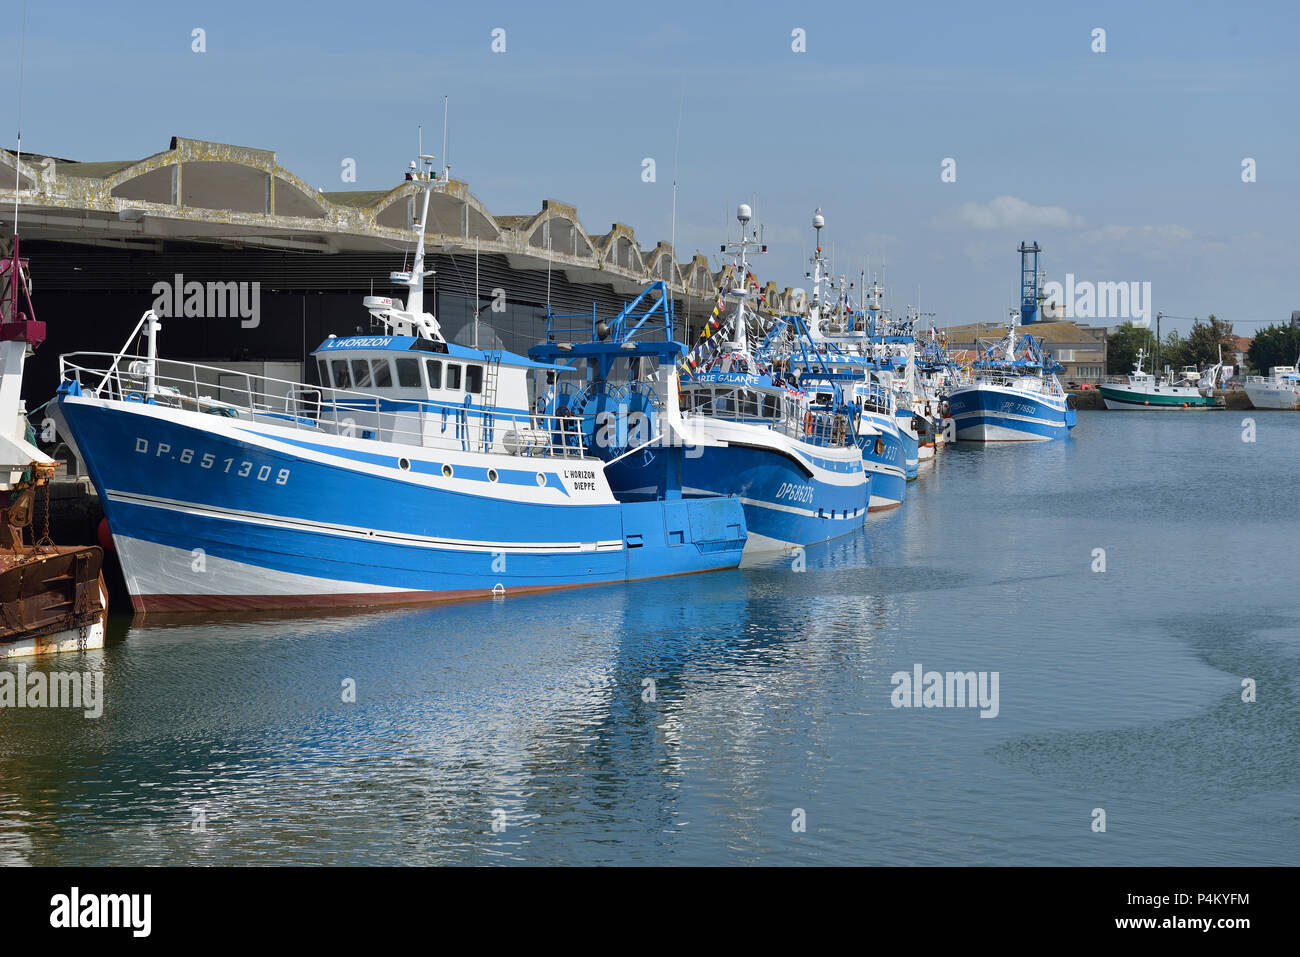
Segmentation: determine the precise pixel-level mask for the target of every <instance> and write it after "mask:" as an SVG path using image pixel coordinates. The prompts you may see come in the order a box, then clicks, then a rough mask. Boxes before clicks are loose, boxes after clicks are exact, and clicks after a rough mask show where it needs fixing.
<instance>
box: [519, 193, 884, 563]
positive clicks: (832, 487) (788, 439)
mask: <svg viewBox="0 0 1300 957" xmlns="http://www.w3.org/2000/svg"><path fill="white" fill-rule="evenodd" d="M737 218H738V219H739V220H740V224H741V238H740V241H739V242H737V243H731V244H725V245H724V246H723V247H722V248H723V249H724V251H725V250H728V249H730V250H732V251H734V252H735V253H737V256H738V258H737V260H736V261H735V262H733V263H732V265H731V267H730V268H729V269H728V270H727V271H726V272H725V274H724V279H723V288H722V290H721V293H720V296H719V310H718V311H717V313H716V315H717V317H718V319H717V324H716V327H715V326H711V328H713V329H714V331H713V332H712V335H711V340H712V343H713V348H711V350H710V354H709V355H708V356H707V358H705V359H704V360H703V361H702V362H697V361H695V356H694V355H692V356H691V358H690V360H689V361H687V362H684V363H681V364H680V365H681V368H682V373H681V378H680V382H679V386H678V387H679V388H680V398H679V397H678V396H677V395H676V394H673V393H675V392H676V391H677V390H676V388H674V389H669V390H668V394H667V395H664V394H663V392H662V390H661V392H660V395H661V398H662V399H664V400H665V401H666V404H667V407H669V408H674V407H676V404H677V403H678V402H680V409H681V417H682V422H683V423H684V428H685V429H686V430H688V432H689V435H690V439H689V441H690V443H691V447H690V448H688V449H687V450H686V453H685V455H684V456H683V457H682V460H681V480H682V489H683V492H684V493H686V494H690V495H725V494H735V495H737V496H739V499H740V501H741V502H742V503H743V504H744V508H745V519H746V525H747V528H748V532H749V538H748V544H747V546H746V549H747V551H749V552H754V551H763V550H774V549H781V548H785V547H789V546H804V545H812V544H816V543H819V542H824V541H827V540H829V539H832V538H836V537H838V536H840V535H845V534H848V533H850V532H853V531H856V530H857V529H859V528H861V527H862V524H863V521H864V518H865V516H866V512H867V508H868V504H869V496H870V476H869V474H868V473H867V471H866V470H865V468H864V467H863V461H862V456H861V455H860V454H859V452H858V449H857V444H856V443H857V435H856V433H855V430H854V425H853V421H852V418H851V413H852V409H851V407H850V406H849V405H848V404H847V403H846V402H845V401H844V400H843V396H842V392H841V391H840V390H839V388H838V386H835V387H834V388H826V389H819V390H818V391H817V392H812V391H810V390H808V389H806V388H804V387H802V386H801V385H800V384H799V383H798V382H797V380H796V379H795V377H794V375H792V374H789V373H783V372H782V371H781V370H778V369H776V368H774V367H773V366H772V365H770V364H768V363H765V362H763V361H761V360H759V359H758V358H757V357H756V355H755V354H754V351H753V350H752V349H751V347H750V341H751V334H752V336H753V337H754V338H757V337H758V336H759V335H761V334H763V333H764V332H765V331H766V330H767V328H768V326H769V325H771V324H772V322H773V321H774V319H773V318H772V317H764V316H762V315H761V314H760V312H759V309H758V305H759V298H760V293H758V291H757V289H758V283H757V281H756V280H755V279H754V277H753V275H752V274H751V273H750V272H749V266H748V252H749V249H750V248H751V247H754V246H760V245H761V244H760V243H759V242H758V240H757V239H755V238H754V237H753V236H752V235H751V233H750V232H749V228H748V223H749V221H750V218H751V214H750V210H749V207H748V206H745V205H742V206H741V207H740V209H739V213H738V217H737ZM630 321H631V320H630V319H629V317H628V316H627V314H626V310H625V314H624V315H622V316H620V317H618V318H616V319H615V320H614V322H613V323H612V328H614V329H617V328H619V327H622V326H626V325H627V324H628V323H629V322H630ZM713 321H714V320H711V323H712V322H713ZM751 327H752V328H751ZM548 338H549V337H548ZM612 338H613V339H615V340H616V339H617V338H618V337H617V335H613V336H612ZM625 347H630V348H632V349H633V350H634V349H635V343H631V342H629V343H625V344H623V345H617V348H618V349H620V350H622V349H623V348H625ZM571 348H572V350H575V351H576V350H577V346H572V347H571ZM557 349H558V347H557V346H555V345H553V344H552V345H548V346H546V347H535V348H534V349H532V350H530V355H531V356H533V357H534V358H538V359H546V360H550V359H552V358H553V359H555V360H557V361H559V360H561V356H560V355H559V354H558V352H557ZM587 378H588V380H589V381H593V382H599V381H602V380H605V381H608V370H603V369H600V368H596V369H595V370H594V371H592V372H591V373H589V375H588V376H587ZM634 381H635V377H634V376H631V375H630V376H629V383H633V382H634ZM602 388H605V387H602ZM628 388H630V389H634V388H635V387H634V386H632V385H629V387H628ZM630 401H635V400H630ZM569 407H570V408H572V406H569ZM584 408H585V405H584ZM593 424H594V423H593ZM650 431H651V433H652V434H653V433H654V432H655V430H654V429H653V428H651V429H650ZM615 451H616V452H617V456H616V458H617V461H616V462H614V463H613V466H614V467H613V468H611V473H610V474H611V475H612V476H616V477H617V478H616V480H617V481H618V482H619V483H620V485H621V486H622V487H625V488H627V489H629V490H630V491H631V490H635V489H638V488H642V487H644V486H645V485H646V483H647V480H648V479H649V478H650V477H651V476H653V475H655V474H657V470H658V469H659V468H661V465H660V463H659V462H658V461H657V458H656V455H657V453H656V450H655V449H654V448H652V447H646V448H642V449H638V448H636V447H633V448H632V449H631V450H630V451H623V445H622V443H621V442H620V443H619V444H618V445H617V447H616V450H615Z"/></svg>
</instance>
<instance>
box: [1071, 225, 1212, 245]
mask: <svg viewBox="0 0 1300 957" xmlns="http://www.w3.org/2000/svg"><path fill="white" fill-rule="evenodd" d="M1195 236H1196V234H1195V233H1194V232H1192V231H1191V230H1190V229H1188V228H1187V227H1186V226H1172V225H1171V226H1103V227H1102V228H1101V229H1090V230H1088V231H1087V232H1085V233H1084V234H1083V238H1084V240H1085V241H1087V242H1090V243H1115V242H1120V241H1123V240H1131V239H1135V240H1139V241H1141V242H1151V243H1181V242H1185V241H1186V240H1189V239H1192V238H1194V237H1195Z"/></svg>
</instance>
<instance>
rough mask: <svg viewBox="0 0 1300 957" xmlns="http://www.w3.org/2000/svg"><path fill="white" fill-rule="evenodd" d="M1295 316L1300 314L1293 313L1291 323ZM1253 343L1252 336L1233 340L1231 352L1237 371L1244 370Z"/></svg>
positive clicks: (1237, 337) (1253, 338) (1238, 337)
mask: <svg viewBox="0 0 1300 957" xmlns="http://www.w3.org/2000/svg"><path fill="white" fill-rule="evenodd" d="M1295 315H1300V313H1294V314H1293V315H1292V319H1291V322H1292V323H1294V322H1295V318H1294V316H1295ZM1254 341H1255V337H1254V336H1236V337H1235V338H1234V340H1233V342H1234V345H1233V352H1234V353H1235V354H1236V357H1237V362H1236V366H1237V368H1238V369H1244V368H1246V353H1248V352H1250V345H1251V343H1253V342H1254Z"/></svg>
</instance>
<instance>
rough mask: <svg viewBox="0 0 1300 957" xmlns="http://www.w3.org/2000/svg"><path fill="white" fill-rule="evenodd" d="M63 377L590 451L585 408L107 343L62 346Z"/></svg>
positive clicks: (375, 427) (107, 389)
mask: <svg viewBox="0 0 1300 957" xmlns="http://www.w3.org/2000/svg"><path fill="white" fill-rule="evenodd" d="M59 377H60V379H62V380H74V381H76V382H77V383H78V384H79V385H80V386H81V389H82V391H83V393H85V394H90V395H94V396H97V397H99V398H104V399H113V400H117V401H125V402H145V401H149V402H152V403H154V404H156V405H160V406H165V407H168V408H175V409H184V410H188V411H192V412H203V413H209V414H212V415H221V416H226V417H228V418H233V419H239V420H241V421H245V422H257V423H259V424H263V425H275V426H279V427H282V428H290V429H294V430H295V431H302V432H308V433H324V434H328V435H338V436H343V437H347V438H360V439H371V440H376V441H384V442H392V443H396V444H399V445H410V446H416V447H422V448H435V449H448V450H455V449H459V450H460V451H467V452H487V453H494V454H503V455H511V456H529V457H559V458H584V457H586V450H585V448H584V443H583V439H582V429H581V425H582V420H581V419H580V418H577V417H574V416H566V417H559V416H539V415H520V414H513V413H501V412H497V411H496V410H495V409H493V408H485V407H483V406H482V405H474V404H472V400H473V396H472V395H467V396H466V401H465V402H463V403H452V402H438V401H433V400H429V399H422V398H415V397H409V396H406V395H397V394H394V395H392V396H381V395H377V394H375V393H370V392H360V391H354V390H350V389H335V388H332V387H330V386H323V385H311V384H309V383H305V382H292V381H289V380H287V379H276V378H272V377H270V376H261V375H255V374H253V373H251V372H238V371H234V370H231V369H223V368H220V367H219V366H206V365H199V364H197V363H193V362H179V361H176V360H172V359H158V360H156V362H155V364H154V368H153V374H152V376H151V375H150V369H149V360H148V359H147V358H146V357H144V356H132V355H117V354H114V353H107V352H76V353H72V354H70V355H65V356H60V357H59ZM151 380H152V390H150V382H151ZM259 385H260V388H258V386H259Z"/></svg>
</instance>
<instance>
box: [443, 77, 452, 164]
mask: <svg viewBox="0 0 1300 957" xmlns="http://www.w3.org/2000/svg"><path fill="white" fill-rule="evenodd" d="M447 103H448V97H446V96H444V97H443V98H442V169H443V172H444V173H446V176H445V177H444V178H445V179H451V173H450V170H451V163H450V162H448V160H447Z"/></svg>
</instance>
